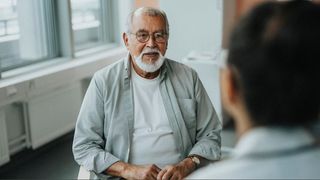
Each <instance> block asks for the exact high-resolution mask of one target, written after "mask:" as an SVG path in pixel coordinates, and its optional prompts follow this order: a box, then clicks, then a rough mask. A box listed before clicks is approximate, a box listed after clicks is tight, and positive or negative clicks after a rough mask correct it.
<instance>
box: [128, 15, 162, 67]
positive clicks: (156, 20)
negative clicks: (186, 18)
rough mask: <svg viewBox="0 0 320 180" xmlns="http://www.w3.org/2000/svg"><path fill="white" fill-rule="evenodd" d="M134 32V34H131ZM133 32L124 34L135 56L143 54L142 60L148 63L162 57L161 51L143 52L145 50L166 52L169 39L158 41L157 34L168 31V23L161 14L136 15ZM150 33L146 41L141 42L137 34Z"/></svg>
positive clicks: (130, 50) (132, 27)
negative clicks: (156, 51)
mask: <svg viewBox="0 0 320 180" xmlns="http://www.w3.org/2000/svg"><path fill="white" fill-rule="evenodd" d="M131 33H132V34H131ZM131 33H126V34H124V36H123V40H124V43H125V45H126V47H127V49H128V50H129V52H130V54H131V56H132V57H133V58H135V57H138V56H139V55H142V62H143V63H146V64H154V63H155V62H156V61H157V60H158V59H159V57H160V54H159V53H155V52H153V53H143V54H141V53H142V52H143V50H149V49H153V50H158V51H159V52H160V53H161V54H162V55H163V56H164V54H165V53H166V50H167V45H168V41H167V39H166V41H164V42H157V41H156V39H155V36H156V35H157V34H159V33H160V34H165V33H166V24H165V21H164V19H163V17H161V16H148V15H144V14H138V15H134V17H133V20H132V26H131ZM137 33H138V34H144V35H148V34H149V35H150V38H149V39H148V41H146V42H140V41H138V40H137V38H136V34H137Z"/></svg>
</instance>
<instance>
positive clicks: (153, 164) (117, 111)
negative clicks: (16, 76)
mask: <svg viewBox="0 0 320 180" xmlns="http://www.w3.org/2000/svg"><path fill="white" fill-rule="evenodd" d="M127 28H128V29H127V31H126V32H125V33H123V41H124V43H125V45H126V47H127V49H128V56H126V57H125V58H123V59H121V60H119V61H118V62H116V63H115V64H112V65H109V66H107V67H105V68H103V69H102V70H100V71H98V72H97V73H95V75H94V76H93V79H92V80H91V83H90V85H89V87H88V90H87V93H86V95H85V98H84V101H83V104H82V107H81V110H80V113H79V116H78V120H77V124H76V129H75V135H74V142H73V153H74V157H75V160H76V161H77V162H78V163H79V164H80V165H81V166H83V167H84V168H85V169H87V170H89V171H91V172H93V173H94V174H95V175H96V178H100V179H101V178H125V179H182V178H184V177H185V176H187V175H188V174H189V173H191V172H192V171H194V170H195V169H196V167H197V166H199V165H200V164H201V163H202V162H204V161H206V160H218V159H219V158H220V131H221V125H220V121H219V120H218V118H217V114H216V112H215V110H214V108H213V106H212V104H211V102H210V99H209V97H208V95H207V93H206V91H205V89H204V87H203V85H202V83H201V81H200V79H199V77H198V75H197V73H196V72H195V71H194V70H192V69H191V68H189V67H187V66H185V65H183V64H181V63H178V62H176V61H173V60H170V59H167V58H165V57H164V55H165V52H166V50H167V47H168V37H169V23H168V20H167V16H166V14H165V13H164V12H163V11H161V10H159V9H155V8H147V7H144V8H139V9H137V10H135V11H134V12H132V14H130V16H129V18H128V27H127Z"/></svg>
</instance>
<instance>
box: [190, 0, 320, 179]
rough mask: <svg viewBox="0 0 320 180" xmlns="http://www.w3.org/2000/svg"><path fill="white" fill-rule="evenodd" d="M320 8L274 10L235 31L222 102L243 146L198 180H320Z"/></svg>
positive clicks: (267, 7) (274, 6)
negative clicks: (319, 125)
mask: <svg viewBox="0 0 320 180" xmlns="http://www.w3.org/2000/svg"><path fill="white" fill-rule="evenodd" d="M319 19H320V6H318V5H315V4H313V3H312V2H310V1H288V2H281V3H279V2H269V3H266V4H263V5H260V6H258V7H256V8H255V9H254V10H253V11H251V12H250V13H249V14H248V15H247V16H246V17H245V18H244V19H242V21H241V22H240V24H239V25H238V26H237V28H236V29H235V31H234V33H233V36H232V39H231V42H230V51H229V57H228V60H227V66H226V67H225V68H224V69H222V71H221V88H222V91H221V92H222V100H223V101H222V102H223V105H224V108H225V109H226V111H227V112H228V113H229V114H230V115H231V116H232V117H233V118H234V120H235V124H236V130H237V134H238V137H239V138H240V140H239V142H238V143H237V145H236V148H235V152H234V154H233V157H232V158H230V159H228V160H225V161H222V162H221V163H215V164H213V165H212V166H207V167H205V168H204V169H203V170H199V171H197V172H195V173H194V174H192V175H191V176H190V177H189V178H190V179H197V178H200V179H215V178H217V179H234V178H236V179H319V178H320V171H319V167H320V161H319V159H320V144H319V139H317V138H318V137H317V136H316V132H315V131H314V129H313V128H312V127H313V126H314V125H315V124H316V123H317V121H319V110H320V86H319V82H320V71H319V69H320V61H319V59H320V52H319V50H320V43H319V42H320V34H319V32H320V24H319Z"/></svg>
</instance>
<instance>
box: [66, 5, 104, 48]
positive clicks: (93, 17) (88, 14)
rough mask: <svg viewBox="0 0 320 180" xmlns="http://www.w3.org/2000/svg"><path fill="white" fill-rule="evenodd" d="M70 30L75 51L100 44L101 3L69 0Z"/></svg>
mask: <svg viewBox="0 0 320 180" xmlns="http://www.w3.org/2000/svg"><path fill="white" fill-rule="evenodd" d="M71 7H72V29H73V35H74V45H75V50H76V51H78V50H83V49H87V48H91V47H94V46H97V45H99V44H101V43H102V39H103V38H102V37H101V34H102V25H101V14H102V9H101V1H100V0H71Z"/></svg>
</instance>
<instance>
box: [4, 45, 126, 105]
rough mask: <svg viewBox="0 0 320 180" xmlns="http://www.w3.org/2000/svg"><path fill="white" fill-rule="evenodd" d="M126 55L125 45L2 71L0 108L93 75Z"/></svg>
mask: <svg viewBox="0 0 320 180" xmlns="http://www.w3.org/2000/svg"><path fill="white" fill-rule="evenodd" d="M126 54H127V50H126V49H125V48H123V47H118V48H114V49H110V50H107V51H105V52H102V53H96V54H94V55H90V56H89V55H88V56H84V57H79V58H74V59H56V60H52V61H47V62H43V63H39V64H35V65H31V66H27V67H23V68H19V69H16V70H12V71H8V72H5V73H3V74H2V75H3V77H5V78H3V79H1V80H0V107H1V106H2V105H6V104H8V103H10V102H12V101H23V100H25V99H27V98H30V97H32V96H36V95H37V94H40V93H44V92H46V91H48V90H50V89H54V88H57V87H60V86H63V85H68V84H70V83H73V82H75V81H79V80H82V79H85V78H89V77H91V76H92V75H93V74H94V72H96V71H97V70H99V69H101V68H103V67H105V66H107V65H109V64H112V63H113V62H116V61H117V60H119V59H120V58H122V57H124V56H125V55H126Z"/></svg>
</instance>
